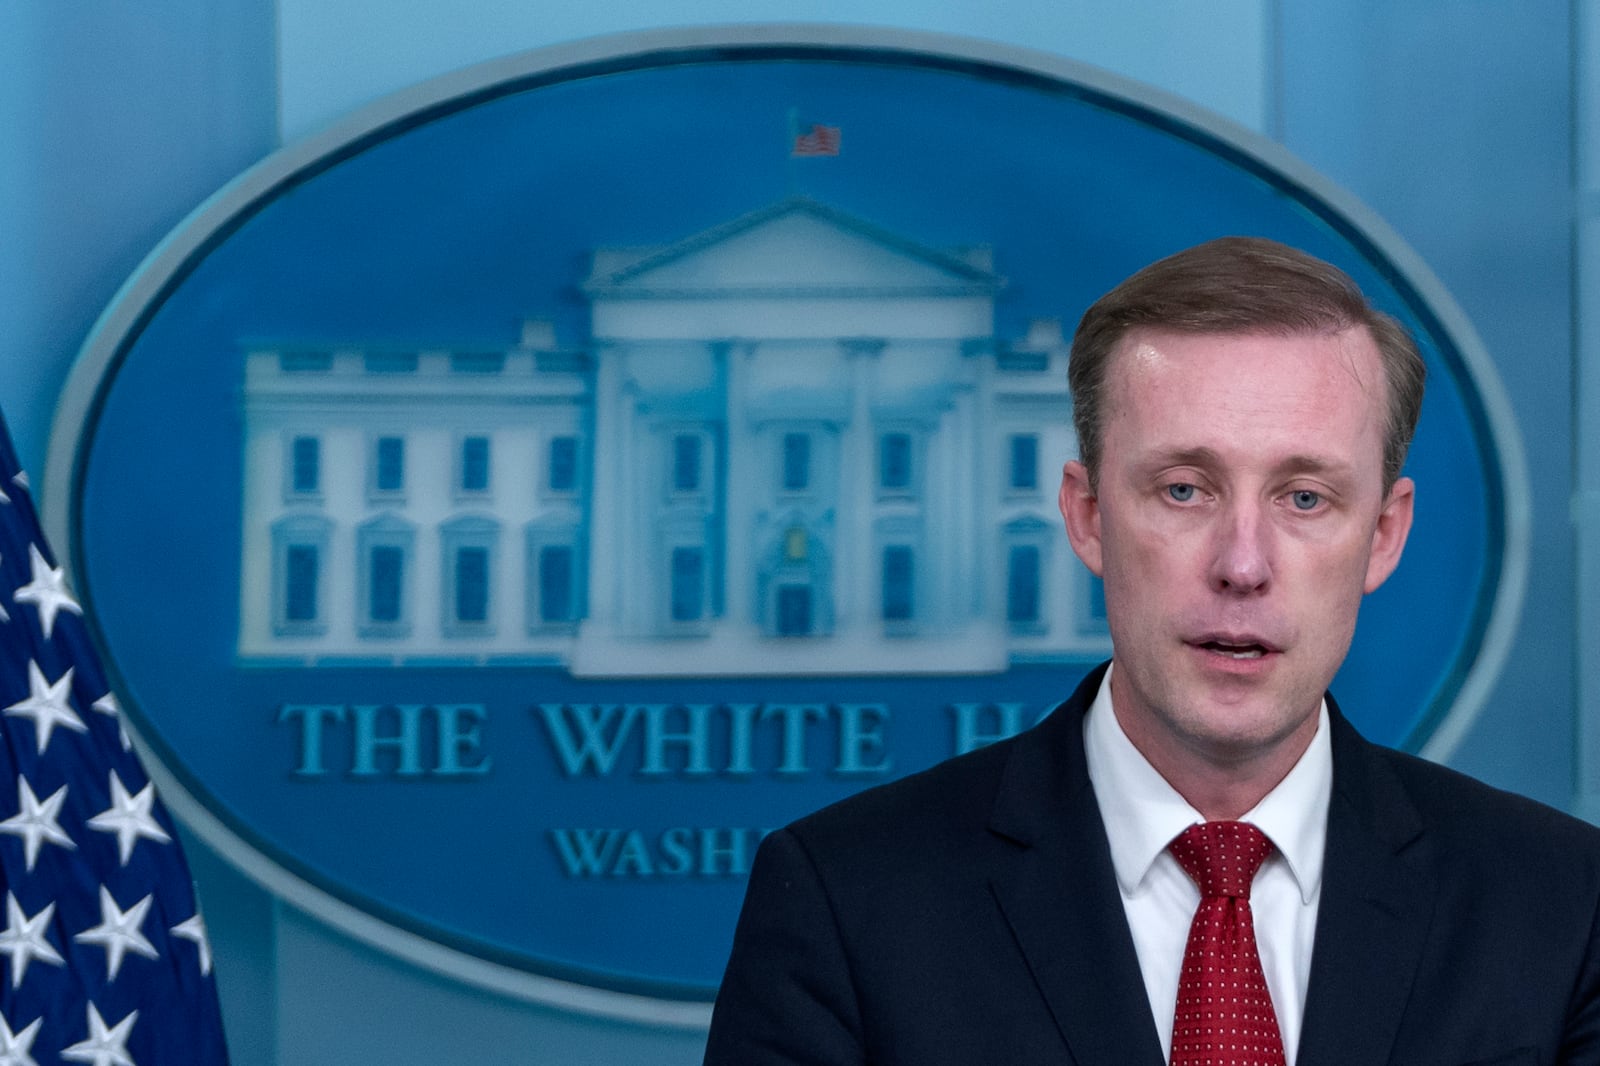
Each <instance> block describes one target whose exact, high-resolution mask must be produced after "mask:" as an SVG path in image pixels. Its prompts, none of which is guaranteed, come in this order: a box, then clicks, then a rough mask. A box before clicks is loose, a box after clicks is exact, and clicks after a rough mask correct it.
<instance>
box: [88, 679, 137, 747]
mask: <svg viewBox="0 0 1600 1066" xmlns="http://www.w3.org/2000/svg"><path fill="white" fill-rule="evenodd" d="M89 709H90V710H91V711H99V712H100V713H101V714H104V715H108V716H110V717H111V718H114V719H116V722H117V740H118V741H120V742H121V744H122V750H123V751H132V750H133V738H132V737H130V736H128V727H127V726H125V725H123V724H122V704H120V703H118V702H117V694H116V693H115V692H107V693H106V694H105V695H104V696H101V697H100V698H99V699H97V700H95V701H94V702H93V703H91V704H89Z"/></svg>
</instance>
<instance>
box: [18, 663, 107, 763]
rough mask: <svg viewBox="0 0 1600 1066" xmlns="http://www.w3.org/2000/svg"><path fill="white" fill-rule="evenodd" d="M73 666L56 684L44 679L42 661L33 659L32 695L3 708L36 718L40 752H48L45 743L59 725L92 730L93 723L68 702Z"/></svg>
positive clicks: (30, 671)
mask: <svg viewBox="0 0 1600 1066" xmlns="http://www.w3.org/2000/svg"><path fill="white" fill-rule="evenodd" d="M73 669H74V667H71V666H69V667H67V672H66V673H64V674H62V675H61V678H60V680H58V681H56V682H54V683H53V684H52V683H51V682H49V681H46V680H45V679H44V671H43V670H40V669H39V664H38V663H37V662H35V661H34V660H32V659H29V660H28V698H27V699H25V700H18V701H17V702H16V703H13V704H12V705H11V706H9V707H7V708H5V710H4V712H3V713H5V714H15V715H22V716H25V717H28V718H32V719H33V728H34V730H35V731H36V732H37V734H38V737H37V740H38V744H39V754H40V755H43V754H44V749H45V746H46V745H47V744H49V743H50V736H51V734H52V733H54V732H55V728H56V726H58V725H61V726H66V727H67V728H68V729H71V730H72V731H74V732H76V733H85V732H88V729H89V727H88V726H86V725H84V724H83V719H82V718H79V717H78V712H77V711H75V710H73V709H72V705H71V704H69V703H68V702H67V697H68V696H69V695H70V694H71V692H72V671H73Z"/></svg>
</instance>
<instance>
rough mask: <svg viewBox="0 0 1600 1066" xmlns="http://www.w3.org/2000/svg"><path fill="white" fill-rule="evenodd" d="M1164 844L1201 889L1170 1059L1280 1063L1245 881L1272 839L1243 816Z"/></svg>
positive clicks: (1220, 1064)
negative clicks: (1243, 818) (1235, 820)
mask: <svg viewBox="0 0 1600 1066" xmlns="http://www.w3.org/2000/svg"><path fill="white" fill-rule="evenodd" d="M1167 850H1168V851H1170V852H1172V856H1173V858H1175V859H1177V860H1178V865H1180V866H1182V867H1183V869H1184V871H1185V872H1186V873H1188V875H1189V876H1190V877H1191V878H1192V879H1193V880H1194V883H1195V884H1196V885H1197V886H1199V888H1200V906H1199V907H1198V908H1197V909H1196V910H1195V913H1194V924H1193V925H1191V926H1190V927H1189V942H1188V945H1187V946H1186V947H1185V948H1184V952H1183V972H1182V974H1181V975H1180V976H1179V979H1178V1009H1177V1012H1176V1013H1175V1015H1174V1017H1173V1021H1172V1066H1284V1061H1283V1037H1282V1036H1281V1035H1280V1034H1279V1032H1278V1016H1277V1015H1276V1014H1275V1013H1274V1012H1273V1009H1272V995H1271V993H1269V992H1268V991H1267V979H1266V977H1265V976H1264V975H1263V974H1262V972H1261V954H1260V952H1259V951H1258V950H1257V949H1256V933H1255V921H1254V919H1253V918H1252V916H1251V913H1250V883H1251V882H1252V881H1253V880H1255V876H1256V871H1257V870H1258V869H1260V868H1261V864H1262V862H1264V861H1265V860H1266V858H1267V856H1268V855H1270V854H1272V841H1270V840H1268V839H1267V837H1266V834H1265V833H1263V832H1261V830H1259V829H1257V828H1256V827H1255V826H1253V825H1250V824H1248V823H1245V822H1203V823H1201V824H1200V825H1191V826H1190V827H1189V828H1188V829H1185V830H1184V831H1183V832H1182V833H1180V834H1179V835H1178V838H1177V839H1176V840H1174V841H1173V842H1172V843H1171V844H1169V845H1167Z"/></svg>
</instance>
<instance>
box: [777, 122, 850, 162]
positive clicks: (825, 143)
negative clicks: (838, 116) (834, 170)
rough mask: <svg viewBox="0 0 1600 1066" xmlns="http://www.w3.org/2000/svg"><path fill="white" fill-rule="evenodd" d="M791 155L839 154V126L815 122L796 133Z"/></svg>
mask: <svg viewBox="0 0 1600 1066" xmlns="http://www.w3.org/2000/svg"><path fill="white" fill-rule="evenodd" d="M789 154H790V155H791V156H823V155H838V154H839V127H838V126H823V125H820V124H818V123H813V124H812V126H811V128H810V129H808V130H805V131H802V132H797V133H795V135H794V144H793V145H792V146H791V147H790V149H789Z"/></svg>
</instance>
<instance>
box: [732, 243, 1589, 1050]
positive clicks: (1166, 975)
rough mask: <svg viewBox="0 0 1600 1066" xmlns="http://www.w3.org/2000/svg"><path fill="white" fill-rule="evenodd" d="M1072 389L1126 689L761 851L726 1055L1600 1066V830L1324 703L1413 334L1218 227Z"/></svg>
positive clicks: (1068, 504) (1072, 483)
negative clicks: (1358, 724) (1397, 748)
mask: <svg viewBox="0 0 1600 1066" xmlns="http://www.w3.org/2000/svg"><path fill="white" fill-rule="evenodd" d="M1069 375H1070V381H1071V386H1072V393H1073V401H1074V422H1075V425H1076V427H1077V430H1078V437H1079V442H1080V451H1081V460H1077V461H1073V462H1069V463H1067V464H1066V467H1065V469H1064V472H1063V478H1062V486H1061V499H1060V502H1061V512H1062V516H1063V518H1064V519H1065V522H1066V529H1067V535H1068V538H1069V540H1070V541H1071V543H1072V546H1073V550H1074V551H1075V552H1076V553H1077V555H1078V557H1079V558H1080V559H1081V560H1082V561H1083V563H1084V564H1085V565H1086V566H1088V567H1089V569H1090V570H1092V571H1093V572H1094V573H1095V574H1097V575H1099V576H1100V577H1101V578H1102V579H1103V580H1104V583H1105V597H1106V613H1107V618H1108V621H1109V623H1110V627H1111V636H1112V645H1113V657H1112V661H1111V663H1110V664H1107V665H1106V666H1102V667H1101V668H1099V669H1097V670H1095V671H1094V672H1093V673H1091V674H1090V675H1089V676H1088V677H1087V678H1086V679H1085V680H1084V682H1083V684H1082V685H1081V686H1080V687H1079V688H1078V690H1077V692H1076V693H1075V694H1074V695H1073V696H1072V698H1071V699H1069V700H1068V701H1067V702H1066V703H1064V704H1062V705H1061V706H1060V707H1059V708H1057V709H1056V710H1055V711H1054V712H1053V713H1052V714H1051V715H1050V716H1049V717H1048V718H1047V719H1046V720H1045V721H1044V722H1042V723H1041V724H1040V725H1038V726H1036V727H1035V728H1033V729H1032V730H1030V731H1028V732H1026V733H1023V734H1022V735H1020V736H1018V737H1015V738H1013V739H1011V740H1009V741H1004V742H1001V743H999V744H995V745H992V746H990V747H988V748H985V749H983V750H980V751H977V752H974V753H972V754H970V755H967V756H963V757H961V758H958V759H954V760H951V761H949V762H947V763H944V764H942V765H940V766H937V767H934V768H933V769H931V770H929V771H926V772H924V773H921V774H917V775H914V776H912V777H909V778H906V779H904V780H902V781H899V782H896V783H894V784H890V785H887V786H884V787H881V788H877V789H873V790H870V791H868V792H865V793H863V794H861V795H859V796H856V797H854V798H853V799H850V800H847V801H845V802H843V803H840V804H837V805H835V806H833V807H831V808H829V809H827V810H824V811H822V812H820V813H818V814H815V815H812V816H810V817H808V818H805V819H802V820H801V821H799V822H797V823H795V824H794V825H792V826H790V827H788V828H786V829H783V830H780V831H778V832H776V833H774V834H772V835H770V836H769V837H768V838H767V839H766V841H765V842H764V843H763V845H762V847H761V850H760V852H759V853H758V855H757V858H756V861H755V865H754V869H753V870H752V872H751V876H750V887H749V890H748V894H747V896H746V899H745V906H744V910H743V913H742V914H741V916H740V919H739V926H738V931H737V933H736V935H735V941H734V949H733V955H732V958H731V960H730V962H729V964H728V970H727V973H726V976H725V977H724V979H723V984H722V989H721V992H720V993H719V995H718V998H717V1005H716V1008H715V1012H714V1015H713V1019H712V1024H711V1032H710V1038H709V1042H708V1047H707V1051H706V1063H707V1064H708V1066H778V1064H785V1066H823V1064H827V1066H844V1064H854V1066H862V1064H869V1063H870V1064H874V1066H888V1064H907V1066H940V1064H950V1066H956V1064H960V1066H971V1064H978V1063H1006V1064H1012V1063H1016V1064H1023V1063H1028V1064H1031V1063H1071V1064H1075V1066H1127V1064H1134V1066H1141V1064H1142V1066H1156V1064H1158V1063H1163V1062H1168V1061H1170V1062H1172V1063H1174V1064H1177V1063H1185V1064H1188V1063H1201V1062H1207V1063H1249V1064H1279V1063H1281V1064H1284V1066H1335V1064H1337V1066H1379V1064H1384V1063H1388V1064H1394V1066H1428V1064H1441V1066H1442V1064H1468V1063H1472V1064H1490V1063H1494V1064H1500V1063H1507V1064H1509V1063H1540V1064H1546V1066H1548V1064H1552V1063H1572V1064H1577V1063H1600V944H1597V937H1600V831H1596V830H1595V829H1593V828H1592V827H1589V826H1587V825H1585V824H1583V823H1580V822H1578V821H1576V820H1574V819H1571V818H1568V817H1566V816H1564V815H1562V814H1559V813H1557V812H1555V811H1553V810H1550V809H1548V808H1545V807H1541V806H1539V805H1537V804H1534V803H1532V802H1529V801H1526V800H1523V799H1520V798H1517V797H1514V796H1511V795H1508V794H1505V793H1501V792H1497V791H1495V790H1492V789H1490V788H1487V787H1486V786H1483V785H1481V784H1478V783H1476V782H1474V781H1472V780H1470V779H1468V778H1465V777H1462V776H1461V775H1458V774H1455V773H1453V772H1451V771H1449V770H1445V769H1442V768H1440V767H1436V766H1432V765H1430V764H1427V763H1424V762H1422V761H1420V760H1417V759H1415V758H1411V757H1409V756H1405V755H1401V754H1399V753H1396V752H1392V751H1389V750H1386V749H1383V748H1379V747H1377V746H1375V745H1372V744H1369V743H1368V742H1366V741H1365V740H1363V739H1362V738H1361V737H1360V736H1358V735H1357V734H1356V732H1355V731H1354V729H1353V728H1352V727H1351V726H1350V725H1349V724H1348V723H1347V722H1346V721H1345V719H1344V718H1343V717H1342V716H1341V715H1340V713H1339V710H1338V707H1337V706H1336V704H1335V703H1334V702H1333V700H1332V698H1331V697H1327V696H1326V695H1325V692H1326V688H1327V685H1328V683H1329V682H1330V681H1331V679H1332V678H1333V675H1334V673H1335V671H1336V670H1337V669H1338V667H1339V664H1340V662H1341V661H1342V660H1343V659H1344V656H1345V654H1346V652H1347V650H1348V648H1349V644H1350V639H1351V635H1352V633H1353V632H1354V627H1355V621H1356V614H1357V610H1358V608H1359V605H1360V601H1361V599H1362V597H1363V596H1364V595H1365V594H1366V593H1368V592H1371V591H1372V590H1374V589H1376V588H1377V587H1378V586H1379V585H1381V584H1382V583H1383V581H1384V580H1385V579H1386V578H1387V577H1388V576H1389V574H1390V573H1391V572H1392V571H1393V569H1394V567H1395V565H1396V564H1397V563H1398V562H1399V560H1400V555H1401V551H1402V549H1403V548H1404V545H1405V540H1406V536H1407V533H1408V532H1409V530H1410V526H1411V517H1412V503H1413V497H1414V487H1413V485H1412V483H1411V481H1410V479H1408V478H1404V477H1401V476H1400V470H1401V467H1402V464H1403V463H1404V459H1405V453H1406V450H1407V447H1408V445H1409V443H1410V439H1411V435H1412V432H1413V431H1414V429H1415V426H1416V421H1417V416H1418V412H1419V410H1420V406H1421V399H1422V382H1423V368H1422V362H1421V359H1420V358H1419V357H1418V354H1417V351H1416V348H1415V345H1414V344H1413V342H1412V341H1411V339H1410V338H1409V337H1408V336H1407V335H1406V333H1405V331H1404V330H1403V329H1402V328H1401V327H1400V326H1399V325H1398V324H1397V323H1395V322H1394V321H1393V320H1392V319H1389V318H1388V317H1387V316H1384V315H1382V314H1380V313H1378V312H1376V311H1374V310H1373V309H1372V308H1370V307H1369V306H1368V304H1367V303H1366V301H1365V299H1364V298H1363V297H1362V296H1361V294H1360V292H1359V291H1358V290H1357V289H1356V287H1355V285H1354V284H1353V283H1352V282H1351V281H1350V280H1349V278H1347V277H1345V276H1344V275H1343V274H1342V273H1341V272H1339V271H1338V270H1336V269H1335V268H1333V267H1331V266H1329V265H1328V264H1325V263H1322V262H1320V261H1318V260H1316V259H1313V258H1311V257H1309V256H1306V255H1303V254H1302V253H1299V252H1296V251H1294V250H1292V249H1289V248H1286V247H1284V246H1282V245H1277V244H1274V243H1272V242H1269V241H1263V240H1255V239H1245V238H1228V239H1224V240H1221V241H1213V242H1210V243H1208V244H1204V245H1200V246H1198V247H1197V248H1192V249H1189V250H1188V251H1186V252H1181V253H1179V254H1178V255H1176V256H1172V257H1170V258H1168V259H1165V260H1162V261H1161V262H1159V263H1156V264H1154V265H1152V266H1150V267H1147V268H1145V269H1144V270H1142V271H1140V272H1139V273H1138V274H1135V275H1134V276H1133V277H1131V278H1129V279H1128V280H1127V281H1125V282H1123V283H1122V284H1121V285H1119V286H1118V287H1117V288H1116V289H1113V290H1112V291H1111V292H1110V293H1108V294H1107V295H1106V296H1104V297H1102V298H1101V300H1100V301H1098V302H1097V303H1096V304H1095V305H1094V306H1093V307H1092V308H1090V310H1089V311H1088V313H1087V314H1086V315H1085V316H1084V318H1083V321H1082V322H1081V323H1080V325H1079V327H1078V332H1077V334H1076V336H1075V338H1074V341H1073V351H1072V359H1071V369H1070V371H1069ZM1397 652H1400V653H1403V649H1397ZM1241 870H1242V871H1243V872H1242V873H1241V872H1240V871H1241ZM1219 990H1220V991H1219ZM1240 1033H1243V1034H1245V1035H1244V1036H1243V1037H1240V1036H1239V1035H1238V1034H1240Z"/></svg>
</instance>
